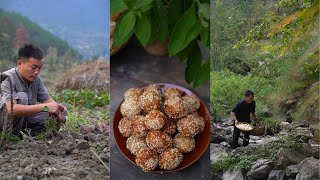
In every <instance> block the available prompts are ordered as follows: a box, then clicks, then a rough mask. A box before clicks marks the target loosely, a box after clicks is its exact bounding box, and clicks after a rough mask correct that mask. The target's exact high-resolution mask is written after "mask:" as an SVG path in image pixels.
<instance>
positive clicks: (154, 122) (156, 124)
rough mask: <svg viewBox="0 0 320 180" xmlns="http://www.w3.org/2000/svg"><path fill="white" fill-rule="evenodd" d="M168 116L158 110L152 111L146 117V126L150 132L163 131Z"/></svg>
mask: <svg viewBox="0 0 320 180" xmlns="http://www.w3.org/2000/svg"><path fill="white" fill-rule="evenodd" d="M165 120H166V116H165V115H164V114H163V113H162V112H161V111H158V110H151V111H150V112H149V113H148V114H147V115H146V117H145V120H144V124H145V125H146V126H147V128H148V129H150V130H158V129H161V128H162V127H163V125H164V123H165Z"/></svg>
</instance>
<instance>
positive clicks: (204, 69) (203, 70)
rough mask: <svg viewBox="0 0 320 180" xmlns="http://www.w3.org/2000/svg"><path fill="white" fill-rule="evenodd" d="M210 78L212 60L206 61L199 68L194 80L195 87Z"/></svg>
mask: <svg viewBox="0 0 320 180" xmlns="http://www.w3.org/2000/svg"><path fill="white" fill-rule="evenodd" d="M209 79H210V61H209V60H207V62H206V63H204V64H202V66H201V67H200V68H199V70H198V73H197V76H196V78H195V79H194V82H193V87H197V86H199V85H201V84H203V83H205V82H207V81H208V80H209Z"/></svg>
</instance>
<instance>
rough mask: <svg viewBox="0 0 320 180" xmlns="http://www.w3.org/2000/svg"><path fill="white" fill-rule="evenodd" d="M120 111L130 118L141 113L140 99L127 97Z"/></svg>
mask: <svg viewBox="0 0 320 180" xmlns="http://www.w3.org/2000/svg"><path fill="white" fill-rule="evenodd" d="M120 112H121V114H122V115H123V116H125V117H127V118H129V119H131V118H133V117H134V116H137V115H139V114H140V113H141V108H140V106H139V101H137V100H135V99H133V98H128V99H125V100H124V101H123V102H122V104H121V106H120Z"/></svg>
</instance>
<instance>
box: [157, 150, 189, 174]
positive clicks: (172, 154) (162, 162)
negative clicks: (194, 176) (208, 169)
mask: <svg viewBox="0 0 320 180" xmlns="http://www.w3.org/2000/svg"><path fill="white" fill-rule="evenodd" d="M182 160H183V154H182V153H181V152H179V150H178V149H177V148H169V149H166V150H165V151H164V152H163V153H162V154H160V155H159V167H160V169H164V170H173V169H175V168H177V167H178V166H179V164H180V163H181V162H182Z"/></svg>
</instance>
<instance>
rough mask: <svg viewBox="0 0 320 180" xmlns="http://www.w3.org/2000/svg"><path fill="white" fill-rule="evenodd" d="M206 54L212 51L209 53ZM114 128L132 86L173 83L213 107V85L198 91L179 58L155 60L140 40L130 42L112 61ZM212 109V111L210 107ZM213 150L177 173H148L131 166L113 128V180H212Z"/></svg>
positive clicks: (158, 58) (111, 106)
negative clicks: (188, 79) (116, 116)
mask: <svg viewBox="0 0 320 180" xmlns="http://www.w3.org/2000/svg"><path fill="white" fill-rule="evenodd" d="M204 54H205V55H207V56H208V54H209V53H208V52H207V51H206V50H205V52H204ZM110 64H111V68H110V76H111V78H110V80H111V81H110V92H111V100H110V112H111V114H110V117H111V120H110V125H111V127H112V125H113V124H112V120H113V117H114V113H115V110H116V109H117V107H118V106H119V104H120V102H121V101H122V99H123V94H124V92H125V91H126V90H127V89H129V88H132V87H143V86H146V85H148V84H152V83H160V82H162V83H171V84H177V85H180V86H183V87H186V88H188V89H190V90H191V91H193V92H194V93H195V94H197V95H198V96H199V97H200V98H201V99H202V100H203V101H204V102H205V104H206V105H207V107H209V103H210V95H209V93H210V86H209V82H208V83H206V84H204V85H201V86H199V87H197V88H192V86H190V85H188V84H187V83H186V82H185V80H184V71H185V64H184V63H182V62H180V61H179V60H178V59H172V58H168V57H155V56H151V55H149V54H147V53H146V52H145V51H144V49H143V48H141V46H139V45H138V43H137V42H136V41H132V42H130V43H129V44H128V45H127V47H125V48H124V49H122V50H121V51H120V52H118V54H116V55H114V56H112V57H111V60H110ZM208 109H209V108H208ZM209 148H210V147H208V148H207V150H206V151H205V152H204V154H203V155H202V156H201V157H200V159H199V160H198V161H196V162H195V163H194V164H192V165H190V166H189V167H187V168H185V169H183V170H181V171H178V172H173V173H159V172H153V173H145V172H143V171H142V170H141V169H140V168H139V167H137V166H136V165H134V164H133V163H131V162H130V161H129V160H127V159H126V157H124V156H123V154H122V153H121V152H120V150H119V149H118V147H117V145H116V144H115V141H114V136H113V132H112V128H110V178H111V179H128V180H130V179H135V180H136V179H139V180H144V179H147V180H151V179H178V180H179V179H183V180H188V179H190V180H191V179H192V180H193V179H210V149H209Z"/></svg>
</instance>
